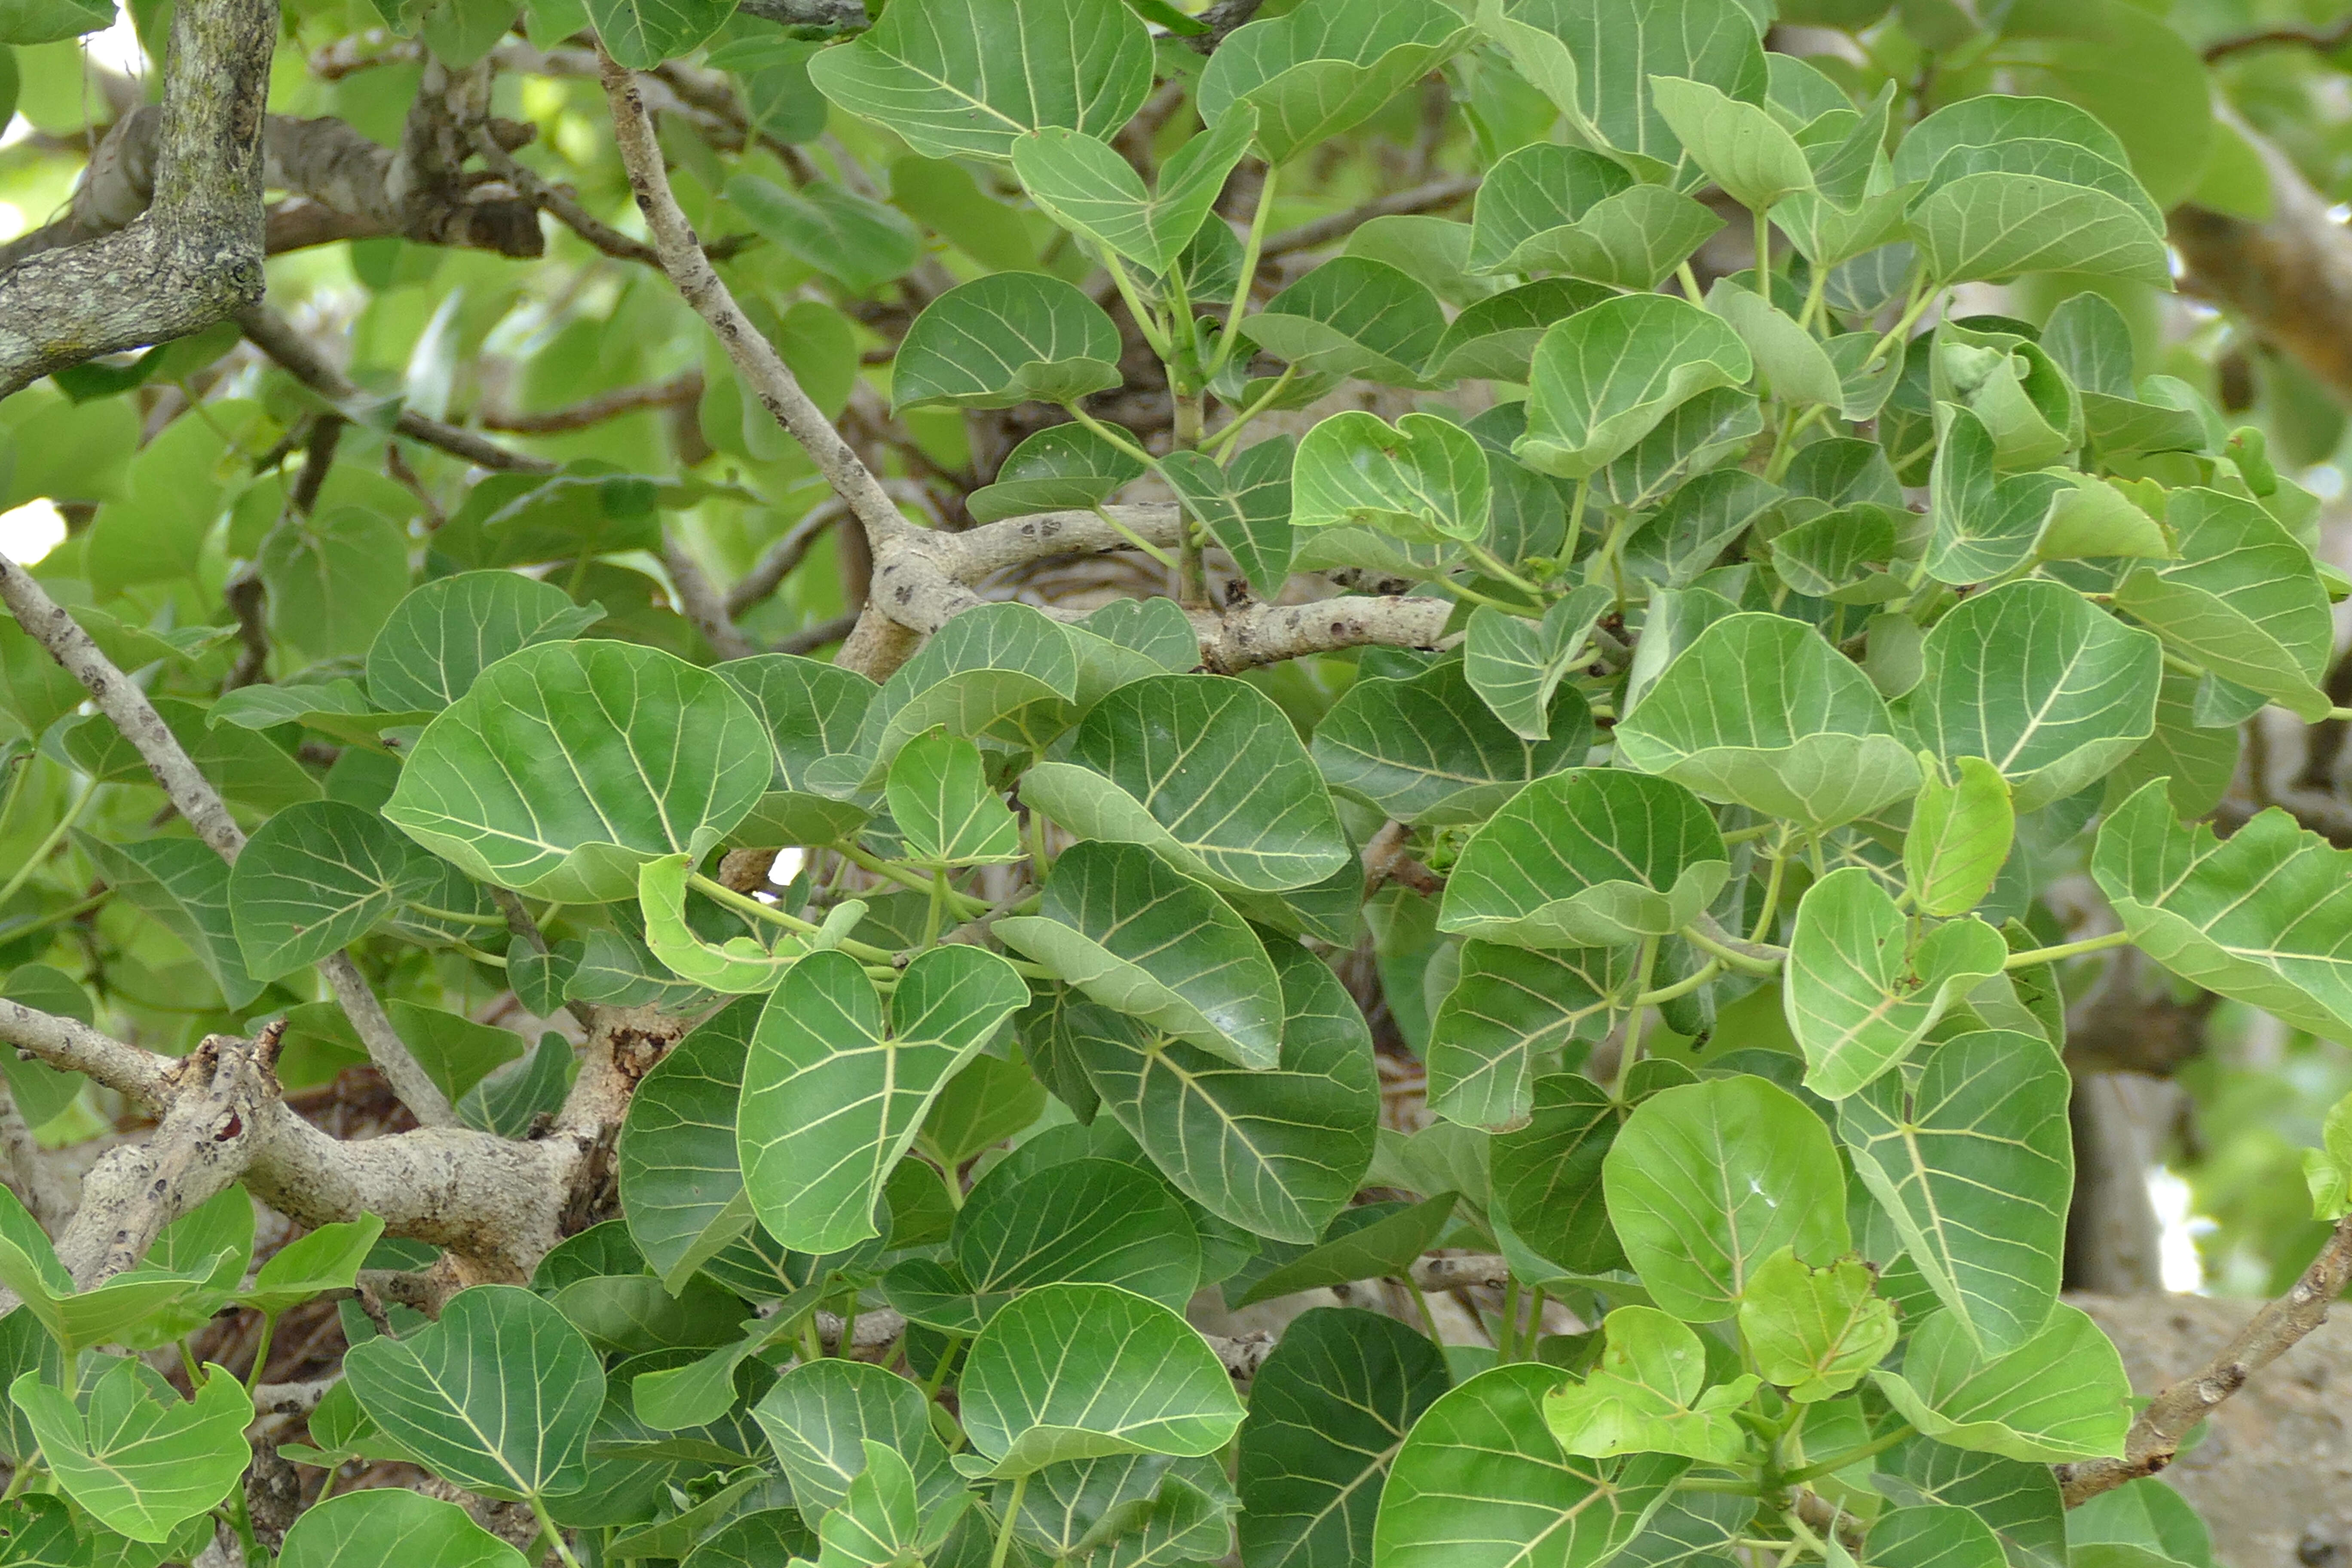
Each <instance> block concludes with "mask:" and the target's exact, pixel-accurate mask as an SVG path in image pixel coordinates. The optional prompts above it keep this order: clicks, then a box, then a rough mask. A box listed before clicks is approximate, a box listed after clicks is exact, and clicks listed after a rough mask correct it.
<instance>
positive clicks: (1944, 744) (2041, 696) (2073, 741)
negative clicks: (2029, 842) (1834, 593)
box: [1898, 582, 2164, 814]
mask: <svg viewBox="0 0 2352 1568" xmlns="http://www.w3.org/2000/svg"><path fill="white" fill-rule="evenodd" d="M1921 654H1922V659H1923V667H1922V672H1921V675H1920V679H1919V684H1918V685H1917V686H1916V687H1915V688H1913V689H1912V690H1911V693H1910V695H1909V696H1908V697H1906V699H1905V700H1904V701H1903V704H1902V706H1901V710H1900V714H1899V719H1898V721H1899V722H1900V723H1901V724H1902V726H1903V727H1904V728H1905V729H1906V730H1907V731H1909V732H1910V733H1911V735H1912V736H1913V737H1914V738H1915V739H1916V742H1917V743H1918V744H1920V745H1922V746H1925V747H1927V749H1928V750H1930V751H1932V752H1935V753H1936V754H1937V756H1939V757H1942V758H1944V759H1946V760H1952V759H1957V758H1959V757H1982V758H1984V759H1985V760H1987V761H1988V762H1990V763H1992V764H1993V766H1994V767H1996V768H1998V769H1999V770H2000V773H2001V774H2002V776H2003V777H2005V778H2006V779H2008V781H2009V783H2010V786H2011V789H2012V790H2013V791H2014V792H2015V795H2016V809H2017V810H2018V812H2019V813H2020V814H2022V813H2025V812H2029V811H2034V810H2037V809H2039V808H2040V807H2042V806H2044V805H2049V804H2050V803H2051V802H2053V801H2056V800H2063V799H2064V798H2065V797H2066V796H2068V795H2073V794H2074V793H2075V792H2076V791H2078V790H2080V789H2082V788H2083V787H2084V786H2085V785H2086V784H2090V783H2091V782H2093V781H2094V780H2095V779H2098V778H2100V777H2102V776H2103V775H2105V773H2108V772H2109V771H2110V770H2111V769H2113V768H2114V767H2115V765H2116V763H2119V762H2121V761H2122V760H2123V759H2124V758H2125V757H2126V756H2128V755H2130V754H2131V753H2132V752H2134V751H2135V750H2137V748H2138V746H2139V744H2140V742H2143V741H2145V740H2147V737H2148V736H2149V735H2150V734H2152V733H2154V732H2155V729H2156V697H2157V689H2158V685H2159V684H2160V683H2161V681H2162V678H2163V674H2164V669H2163V653H2162V649H2161V647H2159V646H2158V643H2157V641H2156V639H2155V638H2154V637H2150V636H2148V635H2147V633H2146V632H2143V631H2139V630H2137V628H2134V627H2130V626H2123V625H2121V624H2120V623H2118V622H2117V621H2116V618H2115V617H2114V616H2109V615H2105V614H2103V613H2102V612H2101V611H2100V610H2099V608H2098V607H2097V606H2096V605H2093V604H2091V603H2090V602H2089V601H2088V600H2086V599H2084V597H2083V596H2082V595H2080V594H2077V593H2075V592H2074V590H2073V589H2071V588H2068V587H2065V586H2063V585H2062V584H2057V583H2051V582H2025V583H2011V584H2006V585H2005V586H2002V587H1999V588H1995V589H1993V590H1992V591H1991V592H1990V593H1988V594H1980V595H1975V596H1973V597H1971V598H1969V599H1967V600H1964V601H1962V602H1961V603H1960V604H1959V605H1957V606H1955V607H1954V608H1953V609H1952V611H1951V612H1950V613H1949V614H1948V615H1946V616H1944V618H1943V619H1941V620H1939V621H1937V623H1936V625H1935V626H1934V628H1933V629H1932V630H1930V631H1929V632H1928V634H1927V643H1926V645H1925V647H1923V648H1922V650H1921Z"/></svg>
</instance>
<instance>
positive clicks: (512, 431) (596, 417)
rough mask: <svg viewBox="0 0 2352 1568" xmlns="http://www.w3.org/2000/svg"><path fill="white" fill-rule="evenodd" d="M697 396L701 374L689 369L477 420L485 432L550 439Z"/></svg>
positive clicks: (671, 406)
mask: <svg viewBox="0 0 2352 1568" xmlns="http://www.w3.org/2000/svg"><path fill="white" fill-rule="evenodd" d="M701 397H702V373H701V372H700V371H698V370H689V371H688V372H686V373H685V374H683V375H677V376H673V377H671V378H670V379H669V380H667V381H661V382H656V383H654V384H651V385H648V386H624V387H619V388H616V389H614V391H611V392H604V393H599V394H597V395H595V396H593V397H588V398H583V399H582V400H581V401H579V402H578V403H572V404H567V405H564V406H563V407H562V408H550V409H547V410H545V411H544V412H542V413H538V414H501V413H495V412H493V413H486V414H483V415H481V416H480V418H481V422H482V428H483V429H485V430H497V431H501V432H503V433H505V434H508V435H512V436H552V435H557V434H560V433H561V432H563V431H566V430H584V429H586V428H588V427H589V426H592V425H602V424H603V423H604V421H606V420H607V419H618V418H620V417H621V416H623V415H625V414H635V413H636V412H637V411H638V410H639V409H641V408H673V407H676V406H677V405H679V404H681V403H694V402H698V401H699V400H700V399H701Z"/></svg>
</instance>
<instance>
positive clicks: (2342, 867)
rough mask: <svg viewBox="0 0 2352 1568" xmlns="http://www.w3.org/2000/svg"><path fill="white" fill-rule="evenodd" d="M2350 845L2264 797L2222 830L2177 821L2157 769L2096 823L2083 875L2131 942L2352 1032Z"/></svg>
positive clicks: (2266, 1002) (2213, 982) (2334, 1034)
mask: <svg viewBox="0 0 2352 1568" xmlns="http://www.w3.org/2000/svg"><path fill="white" fill-rule="evenodd" d="M2348 873H2352V850H2342V849H2336V848H2333V847H2330V846H2329V845H2328V843H2327V841H2326V840H2325V839H2323V838H2321V837H2319V836H2318V835H2317V834H2315V833H2310V832H2306V831H2305V830H2304V829H2302V828H2300V827H2298V826H2296V825H2295V822H2294V818H2293V817H2291V816H2288V815H2287V814H2286V813H2285V812H2284V811H2281V810H2278V809H2276V808H2275V807H2273V809H2271V810H2268V811H2264V812H2262V813H2260V814H2259V815H2257V816H2255V817H2254V818H2253V820H2252V821H2251V822H2249V823H2247V824H2246V825H2245V826H2243V827H2241V828H2240V829H2238V831H2237V832H2236V833H2235V834H2233V835H2231V837H2229V838H2228V839H2227V840H2220V839H2216V838H2215V837H2214V836H2213V830H2212V829H2211V828H2210V827H2208V826H2204V825H2202V824H2186V823H2181V822H2179V821H2176V820H2175V818H2174V815H2173V811H2172V806H2171V803H2170V802H2169V801H2168V799H2167V798H2166V795H2165V790H2164V784H2163V781H2162V780H2157V781H2153V782H2151V783H2149V784H2143V785H2142V786H2141V787H2140V788H2139V789H2138V790H2137V791H2136V792H2135V793H2134V794H2133V795H2131V797H2130V798H2129V799H2127V800H2126V801H2125V802H2124V803H2123V804H2122V805H2118V806H2116V808H2115V809H2114V811H2113V812H2112V813H2110V814H2109V816H2107V818H2106V820H2105V822H2103V823H2102V824H2101V825H2100V827H2099V837H2098V843H2097V845H2096V847H2095V848H2094V849H2093V851H2092V854H2091V875H2092V877H2093V878H2094V879H2096V880H2097V882H2098V884H2099V889H2100V890H2101V891H2102V892H2104V893H2105V894H2106V895H2107V898H2108V900H2109V901H2110V902H2112V903H2113V904H2114V906H2115V910H2116V915H2117V916H2119V917H2120V918H2121V919H2122V921H2123V922H2124V929H2125V930H2126V931H2129V932H2130V933H2131V939H2132V943H2133V945H2134V946H2136V947H2137V948H2138V949H2139V950H2140V951H2141V952H2145V953H2147V955H2148V956H2149V957H2150V958H2153V959H2155V960H2156V961H2157V962H2158V963H2161V964H2163V965H2164V966H2165V967H2166V968H2167V969H2169V970H2171V971H2172V972H2173V973H2175V974H2178V975H2179V976H2180V977H2181V978H2183V979H2184V980H2187V981H2189V982H2190V983H2191V984H2195V985H2199V986H2201V987H2202V988H2204V989H2205V990H2208V991H2212V992H2217V993H2219V994H2221V995H2224V996H2230V997H2234V998H2236V999H2237V1000H2239V1001H2241V1002H2245V1003H2248V1004H2250V1005H2253V1006H2256V1007H2260V1008H2262V1009H2263V1010H2264V1011H2266V1012H2269V1013H2273V1014H2275V1015H2276V1016H2278V1017H2279V1018H2280V1019H2281V1020H2283V1021H2284V1022H2285V1023H2288V1024H2290V1025H2292V1026H2294V1027H2296V1028H2301V1029H2309V1030H2311V1031H2312V1032H2314V1033H2315V1034H2317V1035H2319V1036H2321V1037H2323V1038H2328V1039H2336V1038H2342V1037H2346V1036H2347V1034H2352V938H2347V935H2346V932H2347V926H2346V923H2345V921H2346V916H2345V913H2344V911H2345V910H2346V908H2347V902H2352V874H2348Z"/></svg>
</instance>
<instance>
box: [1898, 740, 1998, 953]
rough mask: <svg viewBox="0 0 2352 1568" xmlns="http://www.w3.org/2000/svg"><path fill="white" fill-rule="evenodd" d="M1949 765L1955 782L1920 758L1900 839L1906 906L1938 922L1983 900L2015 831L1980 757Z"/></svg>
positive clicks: (1993, 773)
mask: <svg viewBox="0 0 2352 1568" xmlns="http://www.w3.org/2000/svg"><path fill="white" fill-rule="evenodd" d="M1953 766H1954V767H1955V769H1956V770H1957V771H1958V773H1959V782H1958V783H1957V784H1947V783H1946V782H1945V780H1944V774H1943V770H1942V769H1941V768H1940V767H1933V766H1929V765H1927V763H1926V761H1925V759H1923V760H1922V763H1921V766H1920V770H1919V777H1920V784H1919V795H1918V797H1917V798H1916V800H1914V801H1913V802H1912V803H1911V826H1910V828H1909V830H1908V831H1906V833H1905V834H1904V836H1903V873H1904V880H1905V883H1906V886H1907V887H1908V889H1910V893H1911V902H1912V904H1913V905H1914V906H1915V907H1916V909H1917V910H1919V912H1920V913H1921V914H1925V915H1933V916H1935V917H1937V919H1938V920H1948V919H1949V918H1950V917H1952V916H1954V915H1963V914H1966V913H1968V912H1969V910H1972V909H1975V908H1976V907H1977V905H1978V904H1979V903H1981V902H1982V901H1983V900H1984V896H1985V895H1986V894H1987V893H1989V892H1990V891H1991V890H1992V884H1993V879H1994V878H1996V877H1998V876H2000V868H2001V865H2002V863H2003V862H2004V861H2006V860H2007V859H2008V858H2009V847H2010V844H2011V840H2012V839H2013V838H2014V837H2016V833H2017V808H2016V805H2015V803H2014V802H2013V801H2011V798H2010V792H2009V781H2008V780H2007V779H2004V778H2002V777H2001V776H2000V770H1999V769H1997V768H1995V767H1994V766H1993V765H1992V763H1989V762H1987V761H1985V760H1984V759H1983V758H1982V757H1970V756H1962V757H1958V758H1955V759H1954V761H1953Z"/></svg>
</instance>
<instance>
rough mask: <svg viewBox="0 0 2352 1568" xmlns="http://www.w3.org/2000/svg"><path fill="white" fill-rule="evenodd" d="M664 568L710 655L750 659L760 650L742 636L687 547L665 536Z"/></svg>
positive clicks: (715, 590) (681, 605)
mask: <svg viewBox="0 0 2352 1568" xmlns="http://www.w3.org/2000/svg"><path fill="white" fill-rule="evenodd" d="M662 568H663V570H665V571H667V573H668V574H669V580H670V585H671V586H672V587H674V588H676V589H677V600H678V608H680V609H682V610H684V611H685V612H686V618H687V619H688V620H689V621H692V622H693V623H694V629H695V630H697V631H698V632H700V633H701V634H702V640H703V641H704V642H707V643H709V645H710V651H711V652H713V653H715V654H717V655H718V656H719V658H722V659H730V658H750V657H751V655H753V654H755V653H757V652H759V651H760V650H759V649H758V648H756V647H752V646H751V638H749V637H745V636H744V635H743V632H742V629H741V628H740V627H739V626H736V624H735V621H734V618H733V617H732V616H730V615H729V614H728V613H727V602H726V601H725V600H724V599H722V598H721V597H719V590H718V589H716V588H714V587H712V586H711V585H710V576H709V574H708V573H706V572H704V571H703V569H702V563H700V562H698V561H697V560H696V559H695V558H694V557H693V556H692V555H690V554H688V552H687V549H686V546H685V545H683V544H680V543H679V542H677V540H675V539H672V538H669V537H668V536H667V535H665V536H664V537H663V540H662Z"/></svg>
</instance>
